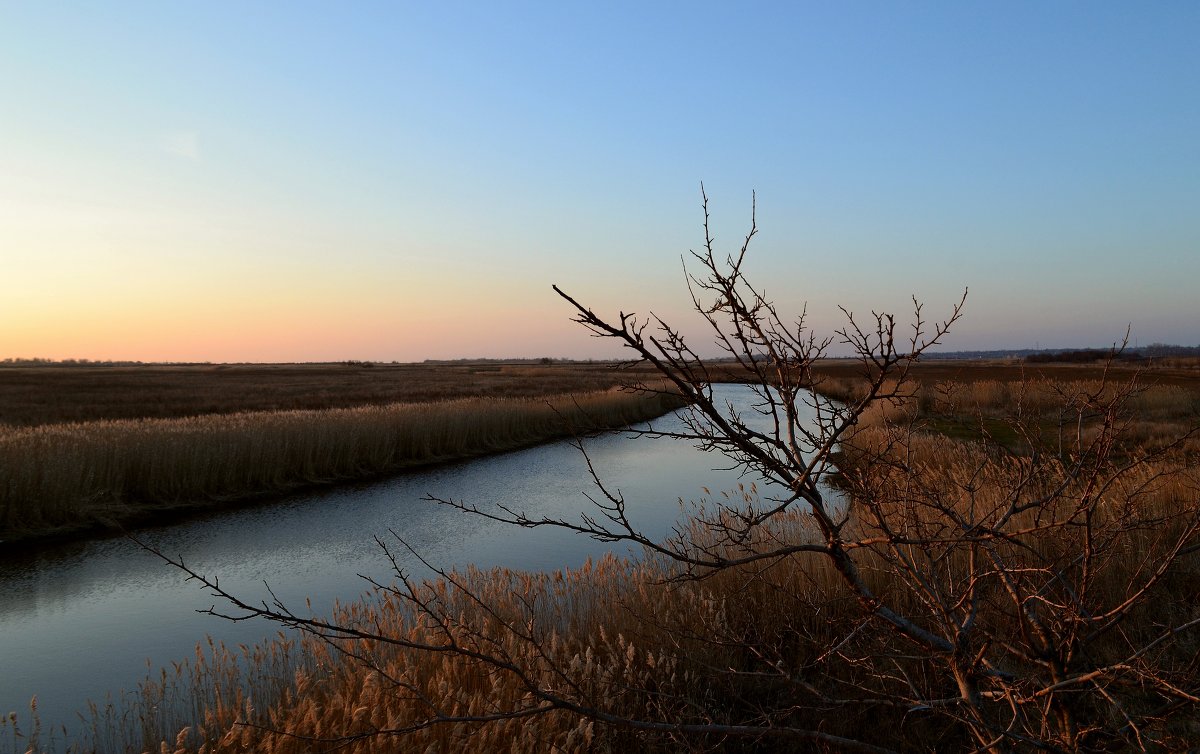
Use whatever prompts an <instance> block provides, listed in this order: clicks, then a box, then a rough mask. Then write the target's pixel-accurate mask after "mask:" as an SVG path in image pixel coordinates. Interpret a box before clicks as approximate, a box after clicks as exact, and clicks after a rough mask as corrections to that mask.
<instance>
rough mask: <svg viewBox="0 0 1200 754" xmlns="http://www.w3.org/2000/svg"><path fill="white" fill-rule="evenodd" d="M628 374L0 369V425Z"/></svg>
mask: <svg viewBox="0 0 1200 754" xmlns="http://www.w3.org/2000/svg"><path fill="white" fill-rule="evenodd" d="M635 372H636V370H635ZM629 376H630V373H629V372H628V371H625V370H619V369H617V368H615V367H614V366H613V365H612V364H602V363H601V364H572V363H562V364H549V365H540V364H524V363H522V364H495V363H479V364H377V365H371V366H366V365H363V364H280V365H271V364H267V365H263V364H230V365H197V366H125V367H104V366H70V367H64V366H39V367H0V425H4V424H7V425H10V426H16V427H29V426H35V425H38V424H54V423H61V422H85V421H95V420H98V419H165V418H175V417H183V416H202V415H206V414H229V413H237V412H241V411H290V410H294V409H325V408H351V407H354V406H367V405H379V404H385V403H424V402H428V401H439V400H452V399H457V398H474V397H497V398H500V397H504V398H530V397H536V396H542V395H557V394H562V393H576V392H587V391H592V390H605V389H607V388H610V387H613V386H615V385H619V384H622V383H623V382H625V381H626V380H627V379H628V378H629Z"/></svg>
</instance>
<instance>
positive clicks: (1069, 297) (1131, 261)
mask: <svg viewBox="0 0 1200 754" xmlns="http://www.w3.org/2000/svg"><path fill="white" fill-rule="evenodd" d="M1198 40H1200V3H1196V2H1155V3H1133V2H1128V3H1106V2H1094V3H1073V2H1055V3H1021V2H1017V3H1000V2H995V3H975V2H965V3H959V2H953V3H952V2H946V3H778V4H772V3H711V4H710V3H697V2H661V3H644V2H638V3H602V4H601V3H589V4H584V3H574V2H553V3H549V2H548V3H508V2H505V3H482V2H480V3H470V4H460V3H442V2H435V3H420V4H418V3H400V2H396V3H346V4H341V3H325V2H320V3H315V2H314V3H305V2H293V1H289V2H280V3H223V2H210V3H175V2H157V1H155V2H145V3H127V2H112V3H98V2H91V3H66V2H63V3H41V2H5V3H3V4H2V5H0V359H2V358H5V357H45V358H54V359H63V358H88V359H134V360H144V361H151V360H169V361H214V362H217V361H318V360H321V361H323V360H342V359H366V360H385V361H391V360H400V361H419V360H422V359H426V358H456V357H478V356H488V357H504V356H554V357H607V356H613V355H616V354H617V352H616V351H614V350H613V349H612V348H610V347H605V345H604V344H602V343H600V342H598V341H596V340H595V339H591V338H589V337H587V335H586V333H585V332H584V331H582V330H581V329H580V328H579V327H578V326H577V325H573V324H571V323H570V322H569V321H568V317H569V315H570V311H569V308H568V306H567V305H566V304H565V303H564V302H563V301H561V300H560V299H558V298H557V296H555V295H554V293H553V291H551V289H550V286H551V284H552V283H557V284H559V285H560V286H561V287H563V288H564V289H565V290H567V291H568V292H570V293H572V294H573V295H575V296H576V297H577V298H579V299H580V300H582V301H584V302H586V303H588V304H590V305H592V306H593V307H594V308H595V309H596V310H597V311H599V312H602V313H614V314H615V312H616V311H617V310H618V309H624V310H626V311H636V312H639V313H648V312H650V311H654V312H655V313H657V314H659V315H661V316H663V317H664V318H667V319H670V320H676V321H685V320H686V318H687V302H688V299H687V294H686V289H685V288H684V286H683V279H682V273H681V269H680V265H681V263H680V256H681V255H682V254H685V253H686V252H687V250H688V249H689V248H697V247H698V246H699V245H700V244H701V243H702V241H703V232H702V228H701V220H702V215H701V212H700V190H699V185H700V182H701V181H703V182H704V184H705V186H706V187H707V189H708V193H709V196H710V200H711V205H712V212H713V219H712V222H713V229H714V231H715V234H716V236H717V240H718V244H719V246H720V248H722V249H732V248H733V247H735V246H736V245H737V244H738V242H739V241H740V238H741V236H742V234H744V233H745V231H746V229H747V227H748V222H749V216H750V201H751V192H752V191H757V195H758V224H759V227H760V229H761V233H760V236H759V237H758V239H757V241H756V244H755V246H754V247H753V250H752V256H751V261H750V262H749V271H750V275H751V276H752V278H754V279H756V280H757V281H759V282H760V283H762V285H763V286H764V287H765V288H766V290H767V293H768V294H769V295H770V296H771V297H772V298H774V299H776V300H777V301H778V302H779V304H780V307H781V308H782V309H784V310H788V311H798V310H799V308H800V307H801V306H802V305H803V304H804V303H805V302H807V304H808V311H809V317H810V321H811V323H812V324H813V325H814V327H815V328H816V330H817V331H818V333H828V332H831V331H832V330H833V329H834V328H836V327H837V326H839V325H840V323H841V316H842V315H841V313H840V312H839V311H838V308H837V307H838V305H839V304H842V305H844V306H846V307H847V308H848V309H851V310H852V311H855V312H856V313H859V314H867V313H869V312H870V311H871V310H872V309H886V310H889V311H897V312H898V313H901V314H903V313H905V312H906V311H908V310H909V309H910V301H911V297H912V296H913V295H914V294H915V295H916V296H918V297H919V298H920V299H921V300H922V301H923V302H925V304H926V307H927V313H928V314H929V315H930V316H938V315H944V314H946V313H947V312H948V311H949V308H950V306H951V305H952V304H953V303H954V302H955V301H956V300H957V299H958V297H959V296H960V295H961V293H962V290H963V288H964V287H967V286H969V287H970V296H969V298H968V302H967V307H966V316H965V318H964V320H963V321H962V323H961V324H960V325H959V326H958V328H957V329H956V330H955V331H954V333H953V334H952V336H951V337H950V339H949V340H948V341H947V348H949V349H953V350H961V349H992V348H1024V347H1034V346H1035V345H1040V346H1041V347H1056V348H1057V347H1063V348H1065V347H1082V346H1106V345H1110V344H1112V343H1113V342H1114V341H1116V340H1119V339H1120V338H1121V337H1122V336H1123V335H1124V333H1125V329H1126V326H1127V325H1131V326H1132V336H1133V338H1134V339H1135V340H1136V341H1137V342H1138V343H1140V344H1143V345H1144V344H1148V343H1150V342H1152V341H1161V342H1171V343H1180V344H1186V345H1196V344H1197V343H1200V300H1198V298H1197V293H1196V291H1197V286H1198V283H1200V41H1198ZM700 332H702V331H700V330H699V329H697V333H700Z"/></svg>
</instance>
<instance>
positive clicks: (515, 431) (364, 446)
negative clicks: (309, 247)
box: [0, 389, 679, 540]
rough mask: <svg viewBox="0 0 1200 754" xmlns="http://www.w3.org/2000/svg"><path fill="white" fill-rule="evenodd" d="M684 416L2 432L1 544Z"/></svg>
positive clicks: (660, 404) (624, 404) (576, 412)
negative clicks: (578, 434) (23, 536)
mask: <svg viewBox="0 0 1200 754" xmlns="http://www.w3.org/2000/svg"><path fill="white" fill-rule="evenodd" d="M678 405H679V404H678V402H677V400H676V399H674V398H673V397H672V396H669V395H660V394H654V393H646V392H628V391H622V390H617V389H612V390H605V391H598V392H591V393H586V394H582V395H557V396H551V397H547V398H527V399H516V398H499V399H483V398H471V399H462V400H453V401H438V402H432V403H415V404H414V403H395V404H390V405H383V406H363V407H358V408H347V409H328V410H308V411H299V410H297V411H271V412H244V413H235V414H218V415H210V416H199V417H189V418H179V419H154V420H118V421H96V422H86V423H77V424H51V425H42V426H37V427H25V428H0V539H3V540H9V539H14V538H18V537H20V536H22V535H29V534H38V533H45V532H52V531H57V530H63V529H71V528H82V527H89V526H95V525H109V524H112V523H114V522H120V521H126V520H129V519H130V517H131V516H137V515H142V514H145V513H146V512H148V511H155V510H161V509H165V508H172V507H179V506H194V505H197V504H211V503H212V502H214V501H215V502H222V501H229V500H234V499H239V498H245V497H248V496H253V495H261V494H264V493H271V492H278V491H284V490H288V489H292V488H295V487H298V486H301V485H307V484H313V483H321V482H327V481H330V480H336V479H347V478H354V477H362V476H367V475H372V474H378V473H381V472H385V471H391V470H395V469H402V468H407V467H412V466H418V465H425V464H431V463H439V462H444V461H450V460H454V459H459V458H466V457H470V456H476V455H481V454H485V453H494V452H499V451H505V450H511V449H515V448H520V447H523V446H527V445H530V444H533V443H537V442H541V441H545V440H548V439H552V438H556V437H563V436H568V435H571V434H574V433H586V432H591V431H595V430H601V429H611V428H615V427H621V426H626V425H628V424H631V423H635V422H638V421H644V420H646V419H649V418H652V417H654V416H658V415H661V414H663V413H665V412H666V411H668V410H670V409H672V408H675V407H677V406H678Z"/></svg>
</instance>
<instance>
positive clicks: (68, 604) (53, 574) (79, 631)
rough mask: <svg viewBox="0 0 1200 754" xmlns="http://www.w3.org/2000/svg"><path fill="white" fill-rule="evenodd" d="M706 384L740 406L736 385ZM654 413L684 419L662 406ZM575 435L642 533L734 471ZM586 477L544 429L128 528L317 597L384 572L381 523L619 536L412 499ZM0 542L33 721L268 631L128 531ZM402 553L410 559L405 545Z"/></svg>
mask: <svg viewBox="0 0 1200 754" xmlns="http://www.w3.org/2000/svg"><path fill="white" fill-rule="evenodd" d="M718 389H719V391H720V393H721V395H722V396H724V397H725V398H727V399H728V400H730V401H732V402H733V403H734V404H735V405H737V406H739V407H741V408H743V409H748V407H749V401H750V400H751V399H752V393H750V391H749V389H748V388H746V387H745V386H740V385H721V386H718ZM655 427H656V428H661V429H669V428H672V427H674V428H680V427H681V425H680V420H679V418H678V416H674V415H672V416H668V417H664V418H662V419H660V420H657V421H656V422H655ZM586 447H587V450H588V453H589V455H590V456H591V458H592V462H593V464H594V465H595V467H596V470H597V471H598V472H599V473H600V475H601V478H603V479H604V480H605V483H606V484H607V485H609V487H610V489H611V488H619V489H620V491H621V492H622V494H623V495H624V496H625V499H626V501H627V503H628V505H629V510H630V515H631V518H632V519H633V520H634V521H635V523H637V524H639V525H640V526H641V527H642V529H643V531H645V532H647V533H650V534H657V535H660V536H665V535H666V534H667V533H668V532H669V530H670V527H671V526H672V524H674V523H675V522H677V521H678V520H679V518H680V515H681V513H680V511H681V509H680V499H681V498H682V499H684V500H691V499H699V498H700V497H701V496H702V495H703V494H704V493H703V490H702V489H701V488H702V487H708V488H709V489H710V490H712V491H713V493H714V494H715V493H716V492H717V491H718V490H727V489H734V488H736V487H737V484H738V482H739V479H738V478H737V475H736V474H735V473H733V472H730V471H722V470H714V467H721V466H728V463H727V462H726V460H725V459H724V458H723V457H722V456H719V455H713V454H706V453H702V452H700V451H698V450H696V449H695V448H692V447H691V446H689V445H688V444H686V443H682V442H678V441H672V440H665V439H648V438H631V437H630V436H628V435H627V434H610V435H605V436H602V437H597V438H593V439H590V440H588V441H587V442H586ZM740 481H742V482H744V483H746V484H747V485H748V484H749V482H750V481H752V480H750V479H744V480H740ZM760 488H761V483H760ZM592 491H594V490H593V488H592V485H591V481H590V479H589V477H588V474H587V467H586V464H585V462H584V459H583V457H582V456H581V455H580V453H579V451H578V450H576V449H575V448H574V447H572V446H571V445H569V444H568V443H554V444H551V445H545V446H541V447H537V448H531V449H529V450H524V451H519V452H515V453H509V454H505V455H501V456H495V457H492V458H485V459H480V460H475V461H469V462H465V463H460V464H455V465H451V466H444V467H439V468H437V469H433V470H429V471H421V472H415V473H409V474H404V475H401V476H398V477H395V478H392V479H389V480H386V481H381V482H375V483H371V484H362V485H352V486H343V487H339V488H337V489H332V490H325V491H320V492H313V493H307V494H303V495H298V496H296V497H293V498H290V499H287V500H284V501H281V502H278V503H274V504H271V505H266V506H262V507H255V508H252V509H246V510H240V511H232V512H224V513H220V514H214V515H212V516H208V517H204V518H198V519H193V520H189V521H187V522H184V523H180V524H175V525H171V526H166V527H162V528H157V529H151V530H143V531H141V532H139V536H140V537H141V538H142V539H144V540H145V541H146V542H147V543H148V544H150V545H152V546H154V547H156V548H158V549H160V550H162V551H163V552H165V553H167V554H168V555H171V556H182V558H183V559H184V561H185V562H186V563H187V564H188V565H189V566H191V567H192V568H194V569H195V570H197V571H199V572H201V573H205V574H208V575H210V576H219V578H220V581H221V584H222V586H225V587H227V588H229V589H230V591H232V592H234V593H238V594H241V595H244V596H252V597H258V596H260V595H261V596H262V597H265V596H266V592H265V589H264V587H263V582H264V581H266V582H268V583H269V584H270V586H271V588H272V589H273V590H274V591H275V593H276V594H277V595H278V596H279V597H280V598H282V599H283V600H284V602H285V603H286V604H288V605H290V606H292V607H294V608H296V609H297V611H298V612H304V600H305V599H306V598H311V600H312V604H313V608H314V610H316V611H318V612H324V611H325V610H327V609H328V607H329V606H330V605H331V604H332V603H333V601H334V600H336V599H340V600H347V599H351V598H354V597H356V596H358V595H360V594H362V593H363V592H365V591H366V589H367V585H366V584H365V582H364V581H363V580H362V579H361V578H360V577H359V576H358V574H366V575H370V576H373V577H376V578H379V579H381V580H383V581H385V582H386V581H388V580H389V575H390V570H389V566H388V563H387V561H386V560H385V559H384V556H383V554H382V551H381V550H380V549H379V547H378V546H377V545H376V543H375V541H374V539H373V538H374V537H375V536H376V535H378V536H381V537H385V538H386V537H390V535H389V534H388V531H389V529H391V530H394V531H395V532H396V533H398V534H399V535H400V536H402V537H404V539H405V540H406V541H408V542H409V543H410V544H411V545H413V546H414V547H415V548H416V549H417V550H418V551H419V552H420V553H421V555H422V556H424V557H425V558H426V559H427V560H429V561H430V562H431V563H433V564H435V565H437V566H440V567H450V566H454V565H462V564H466V563H475V564H477V565H480V566H485V567H486V566H495V565H502V566H509V567H514V568H524V569H538V570H554V569H558V568H563V567H570V566H578V565H580V564H581V563H583V562H584V561H585V560H586V559H587V558H588V557H592V556H596V555H599V554H601V553H603V552H606V551H608V550H613V549H615V550H617V551H618V552H624V551H626V550H625V548H624V547H623V546H621V545H610V544H603V543H600V542H596V541H594V540H591V539H587V538H585V537H581V536H579V535H572V534H570V533H568V532H557V531H552V530H548V529H519V528H515V527H510V526H505V525H503V524H499V523H495V522H489V521H486V520H484V519H482V518H479V517H476V516H471V515H468V514H464V513H461V512H459V511H456V510H453V509H451V508H448V507H446V506H440V505H436V504H434V503H431V502H427V501H424V500H422V498H423V497H424V496H426V495H428V494H433V495H437V496H439V497H452V498H454V499H456V500H465V501H468V502H470V503H473V504H476V505H478V506H479V507H481V508H487V507H489V506H492V505H495V504H496V503H503V504H506V505H508V506H509V507H512V508H515V509H517V510H522V511H524V512H525V513H527V514H528V515H529V516H530V517H541V516H543V515H545V516H550V517H557V518H567V519H573V520H578V517H579V514H580V513H581V512H584V511H586V510H588V508H589V506H590V503H589V502H588V501H587V499H586V498H584V497H583V493H584V492H592ZM403 555H405V556H407V555H408V553H407V552H403ZM0 558H2V559H0V713H7V712H8V711H9V710H27V709H28V704H29V699H30V697H31V696H33V695H34V694H36V695H37V696H38V708H39V712H40V714H41V717H42V719H43V721H44V722H54V721H59V722H69V721H71V720H74V719H75V717H74V712H75V711H77V710H79V709H81V708H82V707H83V704H84V702H85V700H87V699H89V698H91V699H95V700H102V699H103V698H104V697H105V695H106V694H107V693H108V692H111V691H116V690H118V689H122V688H125V689H131V688H134V687H135V685H136V684H137V682H138V681H139V680H141V679H142V678H143V677H144V676H145V675H146V672H147V663H149V664H150V666H152V667H154V668H158V667H160V666H163V665H167V664H169V663H170V662H171V661H172V660H179V659H182V658H185V657H189V656H191V655H192V654H193V653H194V650H195V646H196V643H197V642H198V641H201V640H203V639H204V637H205V636H206V635H211V636H212V637H214V638H215V639H217V640H220V641H224V642H226V643H230V644H234V643H252V642H255V641H258V640H260V639H262V638H264V637H267V636H270V635H273V634H274V633H275V628H274V627H273V626H272V625H271V624H268V623H265V622H254V621H247V622H243V623H230V622H228V621H223V620H221V619H218V618H214V617H212V616H207V615H199V614H197V612H196V611H197V610H198V609H203V608H206V607H208V606H210V605H211V604H212V600H211V598H209V597H207V596H206V595H205V593H204V592H203V591H202V590H201V589H200V588H199V587H197V586H196V585H195V584H194V583H193V584H189V583H185V580H184V576H183V575H182V574H181V573H180V572H179V571H178V570H176V569H174V568H172V567H171V566H169V565H166V564H164V563H163V562H162V561H161V560H159V559H158V558H156V557H155V556H153V555H151V554H149V553H147V552H145V551H144V550H142V549H140V548H138V547H137V546H136V545H135V544H133V543H132V542H130V541H128V540H125V539H120V538H118V539H108V540H102V541H94V542H85V543H76V544H69V545H62V546H54V547H47V548H44V549H43V550H41V551H40V552H37V553H29V554H23V555H19V556H17V557H15V558H14V557H12V556H11V555H9V556H3V555H0ZM401 563H402V565H404V567H405V568H406V569H408V570H410V571H411V572H413V573H414V574H416V575H422V570H421V566H420V565H419V563H417V561H416V560H415V559H414V558H412V557H411V556H409V557H405V558H401Z"/></svg>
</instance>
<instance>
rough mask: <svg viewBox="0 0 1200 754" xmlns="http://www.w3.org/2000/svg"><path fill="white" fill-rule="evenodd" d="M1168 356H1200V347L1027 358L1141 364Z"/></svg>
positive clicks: (1031, 357)
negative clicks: (1109, 360)
mask: <svg viewBox="0 0 1200 754" xmlns="http://www.w3.org/2000/svg"><path fill="white" fill-rule="evenodd" d="M1167 356H1200V346H1174V345H1169V344H1167V343H1151V344H1150V345H1148V346H1146V347H1144V348H1139V349H1136V350H1133V351H1117V350H1115V349H1111V348H1080V349H1075V350H1067V351H1039V352H1038V353H1032V354H1029V355H1028V356H1026V357H1025V361H1027V362H1029V363H1031V364H1045V363H1049V362H1065V363H1070V364H1085V363H1092V362H1096V361H1107V360H1108V359H1113V360H1115V361H1126V362H1139V361H1149V360H1150V359H1156V358H1163V357H1167Z"/></svg>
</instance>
